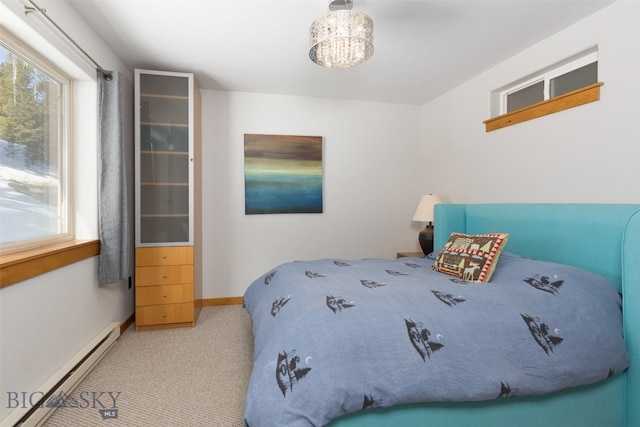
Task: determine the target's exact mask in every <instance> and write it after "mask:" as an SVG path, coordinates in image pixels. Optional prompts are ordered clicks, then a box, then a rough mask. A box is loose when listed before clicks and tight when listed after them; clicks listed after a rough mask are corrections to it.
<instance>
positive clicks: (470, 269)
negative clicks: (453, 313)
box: [432, 232, 509, 282]
mask: <svg viewBox="0 0 640 427" xmlns="http://www.w3.org/2000/svg"><path fill="white" fill-rule="evenodd" d="M508 238H509V234H508V233H489V234H461V233H455V232H454V233H451V236H449V240H447V242H446V243H445V245H444V247H443V248H442V251H441V252H440V254H439V255H438V257H437V258H436V261H435V262H434V264H433V267H432V269H433V270H435V271H439V272H440V273H445V274H450V275H452V276H456V277H459V278H460V279H462V280H464V281H466V282H488V281H489V279H491V275H492V274H493V271H494V270H495V268H496V265H497V264H498V257H499V256H500V253H501V252H502V249H503V248H504V245H505V244H506V243H507V239H508Z"/></svg>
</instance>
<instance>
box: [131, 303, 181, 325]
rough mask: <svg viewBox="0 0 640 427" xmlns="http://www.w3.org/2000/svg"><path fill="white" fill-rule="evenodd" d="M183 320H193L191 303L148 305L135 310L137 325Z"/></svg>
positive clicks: (161, 323) (179, 321)
mask: <svg viewBox="0 0 640 427" xmlns="http://www.w3.org/2000/svg"><path fill="white" fill-rule="evenodd" d="M183 322H193V303H186V304H165V305H150V306H147V307H138V308H137V310H136V325H137V326H146V325H163V324H168V323H183Z"/></svg>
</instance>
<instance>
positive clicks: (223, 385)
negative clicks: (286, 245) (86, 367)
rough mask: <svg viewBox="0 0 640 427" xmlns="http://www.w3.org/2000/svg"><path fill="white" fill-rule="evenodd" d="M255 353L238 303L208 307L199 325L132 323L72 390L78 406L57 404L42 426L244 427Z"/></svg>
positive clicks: (203, 312) (247, 322)
mask: <svg viewBox="0 0 640 427" xmlns="http://www.w3.org/2000/svg"><path fill="white" fill-rule="evenodd" d="M252 359H253V335H252V333H251V325H250V321H249V316H248V315H247V313H246V312H245V310H244V309H243V308H242V307H241V306H238V305H235V306H221V307H204V308H203V309H202V311H201V313H200V317H199V320H198V324H197V325H196V327H195V328H182V329H168V330H163V331H151V332H135V329H134V328H133V327H130V328H129V329H128V330H127V331H126V332H125V333H124V334H123V335H122V336H121V337H120V339H119V340H118V342H117V343H116V344H115V346H114V347H113V348H112V349H111V351H109V353H107V355H106V356H105V357H104V359H102V360H101V361H100V363H99V364H98V365H97V366H96V367H95V368H94V369H93V371H92V372H91V373H89V375H88V376H87V377H86V378H85V379H84V380H83V381H82V383H80V385H79V386H78V387H77V388H76V389H75V390H74V392H73V393H72V395H71V396H72V397H73V398H75V402H76V403H77V405H75V404H73V406H76V407H60V408H58V409H57V410H56V411H55V412H54V413H53V415H52V416H51V417H50V418H49V419H48V420H47V422H46V423H45V424H44V425H45V426H47V427H56V426H65V427H67V426H68V427H71V426H73V427H80V426H109V427H116V426H118V427H120V426H126V427H148V426H156V427H161V426H172V427H174V426H189V427H196V426H207V427H211V426H216V427H227V426H228V427H240V426H244V421H243V410H244V401H245V394H246V389H247V384H248V381H249V375H250V373H251V365H252ZM68 401H69V402H74V401H73V400H72V399H69V400H68ZM69 406H72V405H71V404H70V405H69Z"/></svg>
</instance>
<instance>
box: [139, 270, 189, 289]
mask: <svg viewBox="0 0 640 427" xmlns="http://www.w3.org/2000/svg"><path fill="white" fill-rule="evenodd" d="M185 283H193V265H167V266H162V267H138V268H136V286H157V285H182V284H185Z"/></svg>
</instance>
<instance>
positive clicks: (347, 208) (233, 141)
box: [202, 90, 430, 298]
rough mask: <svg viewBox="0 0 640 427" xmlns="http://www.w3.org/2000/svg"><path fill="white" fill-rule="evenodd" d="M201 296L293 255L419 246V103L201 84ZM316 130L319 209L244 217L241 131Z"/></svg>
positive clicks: (354, 254)
mask: <svg viewBox="0 0 640 427" xmlns="http://www.w3.org/2000/svg"><path fill="white" fill-rule="evenodd" d="M202 101H203V108H202V110H203V112H204V117H203V150H202V151H203V154H202V155H203V159H204V168H203V169H204V172H203V182H204V191H203V223H204V224H203V229H204V230H203V234H204V238H203V240H204V247H203V256H204V265H203V267H204V271H203V282H204V283H203V298H218V297H227V296H241V295H243V294H244V291H245V289H246V288H247V286H249V284H250V283H251V282H252V281H253V280H254V279H256V278H257V277H258V276H259V275H261V274H263V273H265V272H266V271H268V270H270V269H271V268H273V267H275V266H276V265H278V264H280V263H283V262H286V261H290V260H294V259H311V258H324V257H343V258H365V257H395V253H396V252H397V251H402V250H418V249H419V247H418V245H417V234H418V232H419V231H420V227H421V224H415V223H413V222H412V221H411V218H412V216H413V213H414V211H415V208H416V205H417V203H418V199H419V197H420V195H421V194H422V192H429V190H430V188H429V186H423V187H421V186H419V185H418V182H417V177H418V171H419V168H420V164H419V159H418V155H417V154H418V141H419V135H418V123H419V107H415V106H408V105H392V104H377V103H367V102H350V101H336V100H329V99H318V98H304V97H294V96H278V95H260V94H251V93H237V92H235V93H233V92H232V93H228V92H218V91H207V90H203V91H202ZM245 133H259V134H277V135H313V136H322V137H323V138H324V139H323V144H324V153H323V162H324V212H323V213H322V214H283V215H245V214H244V134H245Z"/></svg>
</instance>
